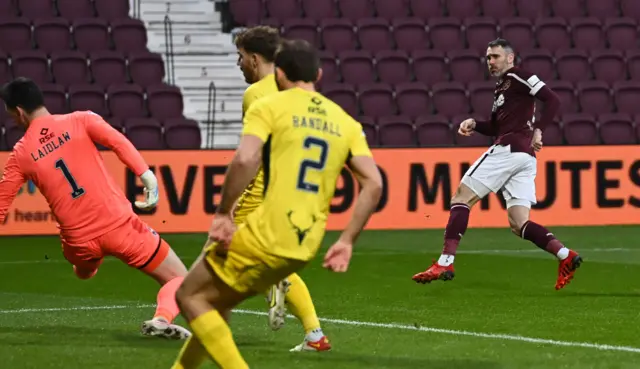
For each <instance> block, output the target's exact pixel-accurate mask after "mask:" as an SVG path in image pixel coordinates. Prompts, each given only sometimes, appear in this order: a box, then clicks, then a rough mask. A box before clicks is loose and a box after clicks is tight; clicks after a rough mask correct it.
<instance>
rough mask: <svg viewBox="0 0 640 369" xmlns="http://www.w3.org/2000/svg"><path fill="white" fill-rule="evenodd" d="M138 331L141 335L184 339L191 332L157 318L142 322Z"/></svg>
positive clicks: (189, 335)
mask: <svg viewBox="0 0 640 369" xmlns="http://www.w3.org/2000/svg"><path fill="white" fill-rule="evenodd" d="M140 333H142V335H143V336H150V337H163V338H169V339H172V340H185V339H187V338H189V337H191V332H189V330H188V329H186V328H184V327H181V326H179V325H177V324H171V323H168V322H167V321H165V320H164V319H157V318H154V319H151V320H147V321H146V322H144V323H142V327H141V328H140Z"/></svg>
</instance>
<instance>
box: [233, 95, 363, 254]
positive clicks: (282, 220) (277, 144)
mask: <svg viewBox="0 0 640 369" xmlns="http://www.w3.org/2000/svg"><path fill="white" fill-rule="evenodd" d="M242 134H243V135H253V136H257V137H258V138H260V139H261V140H262V141H263V142H264V143H265V145H264V150H263V163H262V168H263V170H264V179H265V182H264V195H263V202H262V204H261V205H260V206H259V207H258V208H257V209H256V210H255V211H253V212H252V213H251V214H249V215H248V217H247V219H246V221H245V225H246V226H247V227H248V228H249V230H250V231H251V233H252V234H253V236H254V237H255V238H256V241H257V244H259V245H260V247H262V248H263V250H264V251H265V252H267V253H269V254H274V255H277V256H280V257H285V258H289V259H297V260H303V261H308V260H310V259H312V258H313V257H314V256H315V254H316V253H317V251H318V248H319V247H320V244H321V242H322V239H323V237H324V233H325V228H326V223H327V217H328V215H329V208H330V206H331V199H332V198H333V193H334V191H335V188H336V182H337V180H338V177H339V176H340V172H341V171H342V168H343V167H344V165H345V163H346V162H347V160H349V158H350V156H372V154H371V150H370V149H369V146H368V144H367V141H366V138H365V136H364V132H363V130H362V125H361V124H360V123H358V122H357V121H355V120H354V119H353V118H352V117H351V116H350V115H349V114H347V113H346V112H344V110H342V108H340V106H338V105H337V104H336V103H334V102H333V101H331V100H329V99H327V98H325V97H324V96H323V95H321V94H320V93H318V92H311V91H306V90H303V89H300V88H292V89H289V90H286V91H282V92H278V93H276V94H273V95H270V96H267V97H264V98H262V99H260V100H259V101H257V102H255V103H253V104H252V106H251V107H250V108H249V110H248V111H247V114H246V115H245V117H244V128H243V132H242Z"/></svg>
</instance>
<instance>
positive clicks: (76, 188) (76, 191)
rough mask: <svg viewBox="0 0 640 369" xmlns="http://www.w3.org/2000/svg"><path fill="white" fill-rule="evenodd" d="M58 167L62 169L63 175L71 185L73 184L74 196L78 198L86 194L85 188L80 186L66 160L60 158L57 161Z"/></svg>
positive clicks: (72, 194) (72, 191)
mask: <svg viewBox="0 0 640 369" xmlns="http://www.w3.org/2000/svg"><path fill="white" fill-rule="evenodd" d="M56 169H59V170H61V171H62V175H63V176H64V178H65V179H66V180H67V182H69V185H70V186H71V197H72V198H74V199H77V198H78V197H80V196H82V195H84V188H82V187H79V186H78V184H77V183H76V180H75V178H73V176H72V175H71V172H69V168H68V167H67V164H66V163H65V162H64V160H62V159H58V160H57V161H56Z"/></svg>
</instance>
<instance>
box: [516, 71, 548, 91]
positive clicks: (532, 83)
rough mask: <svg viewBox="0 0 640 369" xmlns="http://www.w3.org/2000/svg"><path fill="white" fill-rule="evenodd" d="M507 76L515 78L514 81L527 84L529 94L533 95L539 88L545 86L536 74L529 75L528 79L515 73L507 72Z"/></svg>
mask: <svg viewBox="0 0 640 369" xmlns="http://www.w3.org/2000/svg"><path fill="white" fill-rule="evenodd" d="M507 76H509V77H513V79H515V80H516V81H518V82H520V83H522V84H523V85H525V86H527V88H528V89H529V94H530V95H532V96H535V94H537V93H538V91H540V89H541V88H542V87H544V86H545V83H544V82H542V81H541V80H540V78H538V76H536V75H533V76H531V77H529V79H528V80H524V79H522V78H521V77H520V76H518V75H517V74H515V73H509V74H507Z"/></svg>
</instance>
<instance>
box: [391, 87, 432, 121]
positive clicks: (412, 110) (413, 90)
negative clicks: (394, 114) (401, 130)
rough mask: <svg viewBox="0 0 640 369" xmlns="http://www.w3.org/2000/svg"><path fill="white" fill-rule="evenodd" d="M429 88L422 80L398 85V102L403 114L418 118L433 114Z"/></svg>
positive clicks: (399, 109) (400, 111) (399, 110)
mask: <svg viewBox="0 0 640 369" xmlns="http://www.w3.org/2000/svg"><path fill="white" fill-rule="evenodd" d="M430 100H431V99H430V97H429V89H428V88H427V86H426V85H425V84H424V83H421V82H413V83H411V82H406V83H401V84H398V85H397V86H396V104H397V106H398V112H399V113H400V114H401V115H404V116H407V117H410V118H416V117H418V116H422V115H428V114H431V101H430Z"/></svg>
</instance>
